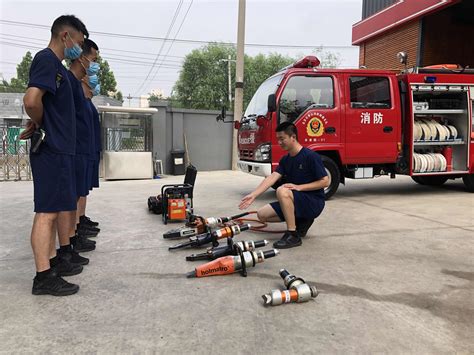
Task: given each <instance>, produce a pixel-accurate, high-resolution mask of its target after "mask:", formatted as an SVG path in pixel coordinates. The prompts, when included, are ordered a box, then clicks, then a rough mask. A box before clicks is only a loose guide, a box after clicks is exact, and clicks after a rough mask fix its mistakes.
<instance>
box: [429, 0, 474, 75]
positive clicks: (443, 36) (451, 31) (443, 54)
mask: <svg viewBox="0 0 474 355" xmlns="http://www.w3.org/2000/svg"><path fill="white" fill-rule="evenodd" d="M461 10H462V9H461ZM461 10H459V9H456V8H448V9H446V10H445V11H441V12H438V13H435V14H433V15H429V16H427V17H426V18H425V19H424V20H423V33H424V36H423V37H424V39H423V49H422V63H421V64H422V65H423V66H426V65H433V64H461V65H469V66H470V67H471V68H472V67H474V43H473V41H474V24H469V23H465V22H464V23H462V22H460V21H456V17H455V11H461ZM471 15H472V16H473V18H474V14H471Z"/></svg>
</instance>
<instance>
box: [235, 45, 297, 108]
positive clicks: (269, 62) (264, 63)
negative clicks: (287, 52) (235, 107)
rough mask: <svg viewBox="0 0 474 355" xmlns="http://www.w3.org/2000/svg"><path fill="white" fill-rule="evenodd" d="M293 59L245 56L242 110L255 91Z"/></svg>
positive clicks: (272, 56) (272, 55)
mask: <svg viewBox="0 0 474 355" xmlns="http://www.w3.org/2000/svg"><path fill="white" fill-rule="evenodd" d="M294 61H295V60H294V58H291V57H287V56H282V55H281V54H276V53H272V54H269V55H264V54H258V55H257V56H255V57H249V56H245V61H244V108H245V107H247V105H248V103H249V102H250V100H251V99H252V97H253V94H255V91H257V89H258V88H259V86H260V85H261V84H262V83H263V82H264V81H265V80H266V79H268V77H270V76H272V75H273V74H275V73H277V72H278V71H279V70H281V69H282V68H284V67H286V66H288V65H290V64H291V63H293V62H294Z"/></svg>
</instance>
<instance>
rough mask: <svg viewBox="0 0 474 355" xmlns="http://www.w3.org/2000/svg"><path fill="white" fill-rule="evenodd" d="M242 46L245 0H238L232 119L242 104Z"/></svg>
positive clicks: (234, 156)
mask: <svg viewBox="0 0 474 355" xmlns="http://www.w3.org/2000/svg"><path fill="white" fill-rule="evenodd" d="M244 46H245V0H239V20H238V27H237V65H236V70H235V95H234V98H235V100H234V121H240V118H241V117H242V111H243V106H244ZM233 132H234V134H233V140H232V170H237V160H238V152H237V130H236V129H234V130H233Z"/></svg>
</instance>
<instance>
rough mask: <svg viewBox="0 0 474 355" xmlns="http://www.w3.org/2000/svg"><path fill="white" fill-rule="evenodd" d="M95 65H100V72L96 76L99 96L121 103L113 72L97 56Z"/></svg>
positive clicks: (105, 62) (120, 94)
mask: <svg viewBox="0 0 474 355" xmlns="http://www.w3.org/2000/svg"><path fill="white" fill-rule="evenodd" d="M97 63H99V65H100V70H99V73H98V74H97V76H98V77H99V83H100V94H101V95H104V96H109V97H113V98H114V99H117V100H119V101H121V102H123V95H122V93H121V92H120V91H118V90H117V81H116V80H115V75H114V72H113V71H112V70H111V69H110V65H109V62H107V61H106V60H104V59H102V57H101V56H97Z"/></svg>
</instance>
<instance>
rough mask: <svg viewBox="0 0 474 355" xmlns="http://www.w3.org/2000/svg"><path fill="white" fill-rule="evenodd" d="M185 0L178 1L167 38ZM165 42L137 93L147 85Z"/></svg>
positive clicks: (162, 43)
mask: <svg viewBox="0 0 474 355" xmlns="http://www.w3.org/2000/svg"><path fill="white" fill-rule="evenodd" d="M183 2H184V0H180V1H179V3H178V7H177V8H176V10H175V12H174V17H173V19H172V20H171V23H170V25H169V27H168V31H167V32H166V36H165V38H166V39H167V38H168V36H169V34H170V33H171V30H172V29H173V26H174V23H175V21H176V19H177V18H178V14H179V12H180V11H181V6H183ZM165 43H166V41H163V42H161V47H160V50H159V51H158V54H157V55H156V57H155V60H154V61H153V65H152V66H151V68H150V71H149V72H148V74H147V75H146V78H145V80H143V83H142V84H141V85H140V86H139V88H138V89H137V90H136V91H135V94H137V93H138V92H139V91H140V90H141V89H142V87H143V86H144V85H145V83H146V81H147V80H148V78H149V77H150V74H151V72H152V71H153V68H154V67H155V65H156V62H157V61H158V58H159V56H160V54H161V51H162V50H163V47H164V46H165Z"/></svg>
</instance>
